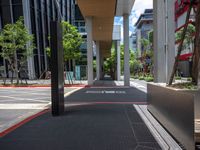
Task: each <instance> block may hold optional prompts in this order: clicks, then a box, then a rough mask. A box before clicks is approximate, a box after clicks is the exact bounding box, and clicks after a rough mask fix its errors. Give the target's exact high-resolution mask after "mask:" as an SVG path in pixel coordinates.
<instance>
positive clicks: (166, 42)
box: [153, 0, 175, 83]
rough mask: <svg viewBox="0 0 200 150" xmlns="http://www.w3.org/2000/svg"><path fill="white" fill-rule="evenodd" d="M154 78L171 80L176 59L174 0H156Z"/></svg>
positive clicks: (156, 79) (158, 80)
mask: <svg viewBox="0 0 200 150" xmlns="http://www.w3.org/2000/svg"><path fill="white" fill-rule="evenodd" d="M153 7H154V8H153V11H154V26H153V27H154V44H153V45H154V80H155V82H162V83H166V82H168V81H169V78H170V75H171V72H172V69H173V65H174V61H175V20H174V18H175V17H174V13H175V10H174V0H167V1H164V0H154V1H153Z"/></svg>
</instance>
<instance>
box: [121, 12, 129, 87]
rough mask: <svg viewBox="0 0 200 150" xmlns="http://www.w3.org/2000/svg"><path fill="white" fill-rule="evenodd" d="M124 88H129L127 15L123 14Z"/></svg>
mask: <svg viewBox="0 0 200 150" xmlns="http://www.w3.org/2000/svg"><path fill="white" fill-rule="evenodd" d="M123 17H124V20H123V21H124V86H130V66H129V60H130V56H129V15H128V14H124V16H123Z"/></svg>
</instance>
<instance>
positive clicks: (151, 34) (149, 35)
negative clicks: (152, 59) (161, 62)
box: [148, 30, 153, 44]
mask: <svg viewBox="0 0 200 150" xmlns="http://www.w3.org/2000/svg"><path fill="white" fill-rule="evenodd" d="M148 40H149V42H150V43H151V44H153V30H151V31H149V33H148Z"/></svg>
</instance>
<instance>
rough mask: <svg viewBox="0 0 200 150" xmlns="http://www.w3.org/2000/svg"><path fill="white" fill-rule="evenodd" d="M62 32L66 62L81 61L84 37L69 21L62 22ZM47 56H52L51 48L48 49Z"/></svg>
mask: <svg viewBox="0 0 200 150" xmlns="http://www.w3.org/2000/svg"><path fill="white" fill-rule="evenodd" d="M62 30H63V49H64V61H65V62H67V61H68V60H71V59H79V58H80V56H81V53H80V46H81V44H82V42H83V40H82V36H81V35H80V34H79V32H78V30H77V28H76V27H75V26H73V25H71V24H70V23H69V22H67V21H62ZM47 54H48V56H50V48H47Z"/></svg>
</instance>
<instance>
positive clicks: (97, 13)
mask: <svg viewBox="0 0 200 150" xmlns="http://www.w3.org/2000/svg"><path fill="white" fill-rule="evenodd" d="M134 2H135V0H77V3H78V6H79V8H80V10H81V13H82V15H83V16H84V17H92V31H93V40H94V41H99V43H100V50H101V51H102V52H103V53H104V54H105V55H106V56H107V54H108V53H110V49H111V46H112V34H113V25H114V17H115V16H123V14H130V12H131V9H132V7H133V4H134Z"/></svg>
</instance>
